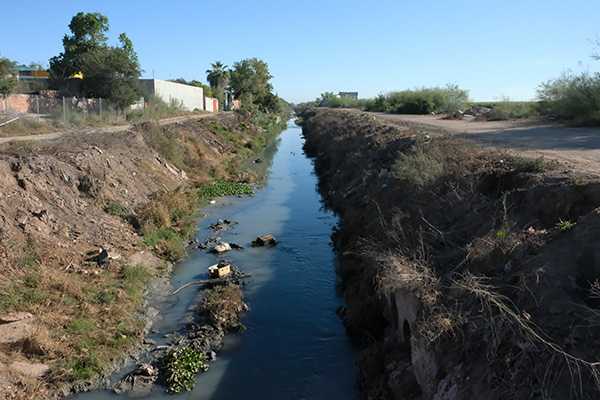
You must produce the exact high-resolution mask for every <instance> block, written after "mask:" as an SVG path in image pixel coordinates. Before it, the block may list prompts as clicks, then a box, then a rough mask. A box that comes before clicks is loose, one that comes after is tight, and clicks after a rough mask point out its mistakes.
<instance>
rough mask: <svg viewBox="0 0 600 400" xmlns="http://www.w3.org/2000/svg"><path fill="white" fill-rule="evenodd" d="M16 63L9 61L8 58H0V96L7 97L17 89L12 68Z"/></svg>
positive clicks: (16, 81)
mask: <svg viewBox="0 0 600 400" xmlns="http://www.w3.org/2000/svg"><path fill="white" fill-rule="evenodd" d="M15 65H16V63H15V62H14V61H11V60H9V59H8V58H5V57H2V58H0V95H2V96H8V95H10V94H11V93H12V92H13V91H14V90H15V88H16V87H17V83H18V80H17V77H16V76H15V74H14V72H13V71H12V68H14V67H15Z"/></svg>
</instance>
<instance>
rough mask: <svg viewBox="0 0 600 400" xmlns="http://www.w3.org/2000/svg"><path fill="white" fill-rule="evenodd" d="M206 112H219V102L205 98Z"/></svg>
mask: <svg viewBox="0 0 600 400" xmlns="http://www.w3.org/2000/svg"><path fill="white" fill-rule="evenodd" d="M204 111H209V112H216V111H219V102H218V100H217V99H213V98H212V97H205V98H204Z"/></svg>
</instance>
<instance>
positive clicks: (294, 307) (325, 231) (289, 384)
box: [77, 125, 358, 400]
mask: <svg viewBox="0 0 600 400" xmlns="http://www.w3.org/2000/svg"><path fill="white" fill-rule="evenodd" d="M302 143H303V139H302V138H301V129H300V128H299V127H297V126H295V125H290V126H289V127H288V129H287V130H286V131H285V132H283V133H282V134H281V136H280V139H279V140H278V141H277V142H276V143H275V144H274V145H273V146H271V147H270V148H269V149H267V150H266V151H265V154H263V155H261V156H260V158H261V159H262V160H263V163H262V164H256V165H255V167H257V168H258V169H261V168H262V169H263V172H262V173H263V174H265V175H268V182H267V185H266V186H265V187H264V188H263V189H262V190H260V191H257V192H256V194H255V196H254V197H251V198H243V199H240V198H227V199H221V200H219V201H218V202H217V203H216V204H214V205H210V206H208V207H206V208H205V209H204V210H203V211H204V213H205V214H206V215H207V216H206V218H203V219H202V221H201V222H200V223H199V228H200V232H199V234H198V238H199V239H200V240H201V241H203V240H204V239H205V238H206V237H207V236H208V235H209V234H210V232H209V231H207V230H206V227H207V226H208V225H210V224H211V223H212V222H215V221H217V220H218V219H225V218H228V219H233V220H236V221H239V225H236V226H235V227H234V228H232V229H230V230H228V231H226V232H224V233H223V234H222V240H223V241H225V242H234V243H237V244H240V245H242V246H244V247H245V248H246V249H245V250H242V251H237V250H232V251H230V252H229V254H227V255H225V256H224V258H225V259H227V260H228V261H232V262H233V264H235V265H237V266H239V267H240V268H241V269H243V270H244V271H246V272H248V273H251V274H252V277H251V278H250V279H249V281H248V284H247V285H246V286H244V295H245V300H246V301H247V302H248V303H250V307H251V310H250V311H249V312H247V313H245V315H244V317H243V319H242V323H243V324H244V325H245V326H246V328H247V330H246V332H245V333H244V334H243V335H236V334H232V335H228V336H227V338H226V342H225V346H224V347H223V349H221V350H220V351H219V352H218V354H217V357H218V359H217V361H215V362H213V363H211V365H210V369H209V371H208V372H206V373H202V374H200V375H199V376H198V378H197V383H196V388H195V389H194V391H192V392H188V393H183V394H179V395H176V396H169V395H168V394H166V393H165V392H164V391H160V392H155V393H153V394H152V395H151V396H149V397H147V398H152V399H166V398H169V399H173V398H185V399H355V398H357V397H358V391H357V388H356V384H355V377H356V365H355V362H356V358H357V353H356V350H355V349H354V348H353V347H352V345H351V344H350V341H349V339H348V337H347V336H346V332H345V330H344V327H343V325H342V323H341V321H340V320H339V319H338V317H337V315H336V313H335V311H336V308H337V307H339V306H340V305H341V304H342V300H341V299H340V298H339V297H338V296H337V295H336V282H337V279H336V276H335V272H334V269H335V255H334V253H333V250H332V248H331V244H330V239H329V235H330V234H331V228H332V227H333V226H334V225H335V223H336V218H335V217H334V216H333V215H332V214H331V213H330V212H329V211H326V210H324V209H323V207H322V204H321V203H320V198H319V195H318V193H317V192H316V176H315V175H314V172H313V166H312V163H311V161H310V160H309V159H307V158H306V156H304V155H303V153H302ZM259 173H260V172H259ZM266 234H271V235H273V236H275V237H276V238H277V239H278V240H279V245H277V246H276V247H273V248H252V247H251V245H250V242H251V241H252V240H253V239H255V238H256V237H257V236H259V235H266ZM218 259H219V257H216V256H214V255H211V254H208V253H204V252H202V251H199V250H196V251H194V252H193V253H192V254H191V256H190V258H189V259H188V260H186V261H185V262H183V263H181V264H180V265H179V266H177V268H176V269H175V271H174V274H173V276H172V279H171V281H172V284H173V286H174V287H179V286H181V285H183V284H185V283H188V282H191V281H195V280H200V279H206V278H207V272H206V271H207V270H206V269H207V267H208V266H210V265H211V264H214V263H215V262H216V261H217V260H218ZM197 290H198V289H197V287H190V288H186V289H183V290H182V291H181V292H179V293H178V296H179V297H178V301H177V303H176V304H175V305H174V306H173V307H172V308H171V309H169V310H168V311H167V312H166V313H165V314H164V319H163V321H161V322H160V323H159V324H157V325H156V327H155V328H157V329H158V330H159V332H158V333H156V334H155V335H153V336H152V338H154V339H156V340H157V341H158V342H159V344H161V343H164V342H165V340H166V339H164V338H163V337H162V336H163V335H164V334H165V333H168V332H172V331H173V330H177V329H180V328H181V327H182V321H183V319H184V318H185V316H186V314H188V313H189V311H188V307H189V304H190V302H191V300H192V299H193V297H194V296H195V294H196V293H197ZM77 397H78V399H79V398H81V399H88V400H92V399H93V400H98V399H107V398H116V396H115V395H112V394H111V393H110V392H108V391H96V392H93V393H87V394H83V395H80V396H77Z"/></svg>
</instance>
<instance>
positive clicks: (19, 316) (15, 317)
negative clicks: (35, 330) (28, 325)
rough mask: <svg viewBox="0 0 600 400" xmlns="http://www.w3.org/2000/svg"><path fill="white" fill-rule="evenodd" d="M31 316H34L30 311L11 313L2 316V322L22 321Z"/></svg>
mask: <svg viewBox="0 0 600 400" xmlns="http://www.w3.org/2000/svg"><path fill="white" fill-rule="evenodd" d="M29 318H33V315H31V313H28V312H18V313H10V314H8V315H6V316H4V317H0V324H8V323H10V322H17V321H22V320H24V319H29Z"/></svg>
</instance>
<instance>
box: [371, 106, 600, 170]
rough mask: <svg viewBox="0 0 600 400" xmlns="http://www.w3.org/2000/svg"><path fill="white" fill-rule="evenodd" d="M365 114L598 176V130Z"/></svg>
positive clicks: (531, 121)
mask: <svg viewBox="0 0 600 400" xmlns="http://www.w3.org/2000/svg"><path fill="white" fill-rule="evenodd" d="M368 114H370V115H373V116H374V117H375V118H376V119H377V120H380V121H385V122H389V123H391V124H396V125H398V126H400V127H415V128H419V129H429V130H431V128H433V130H432V131H433V132H439V133H446V134H451V135H453V136H457V135H458V136H460V137H465V138H466V139H468V140H470V141H473V142H474V143H476V144H477V145H478V146H479V147H489V148H494V149H497V148H510V149H513V150H515V151H518V152H519V153H521V154H523V155H526V156H529V157H539V156H544V157H546V158H549V159H556V160H558V161H559V162H560V163H561V165H562V166H563V167H564V168H565V169H569V170H576V171H577V172H578V173H582V174H585V173H590V174H594V175H600V128H568V127H565V126H562V125H560V124H558V123H556V122H553V121H551V120H549V119H548V118H546V117H532V118H526V119H520V120H512V121H482V120H479V119H477V118H476V117H471V116H464V117H463V119H458V120H448V119H444V118H443V117H441V116H439V115H396V114H385V113H368Z"/></svg>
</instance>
